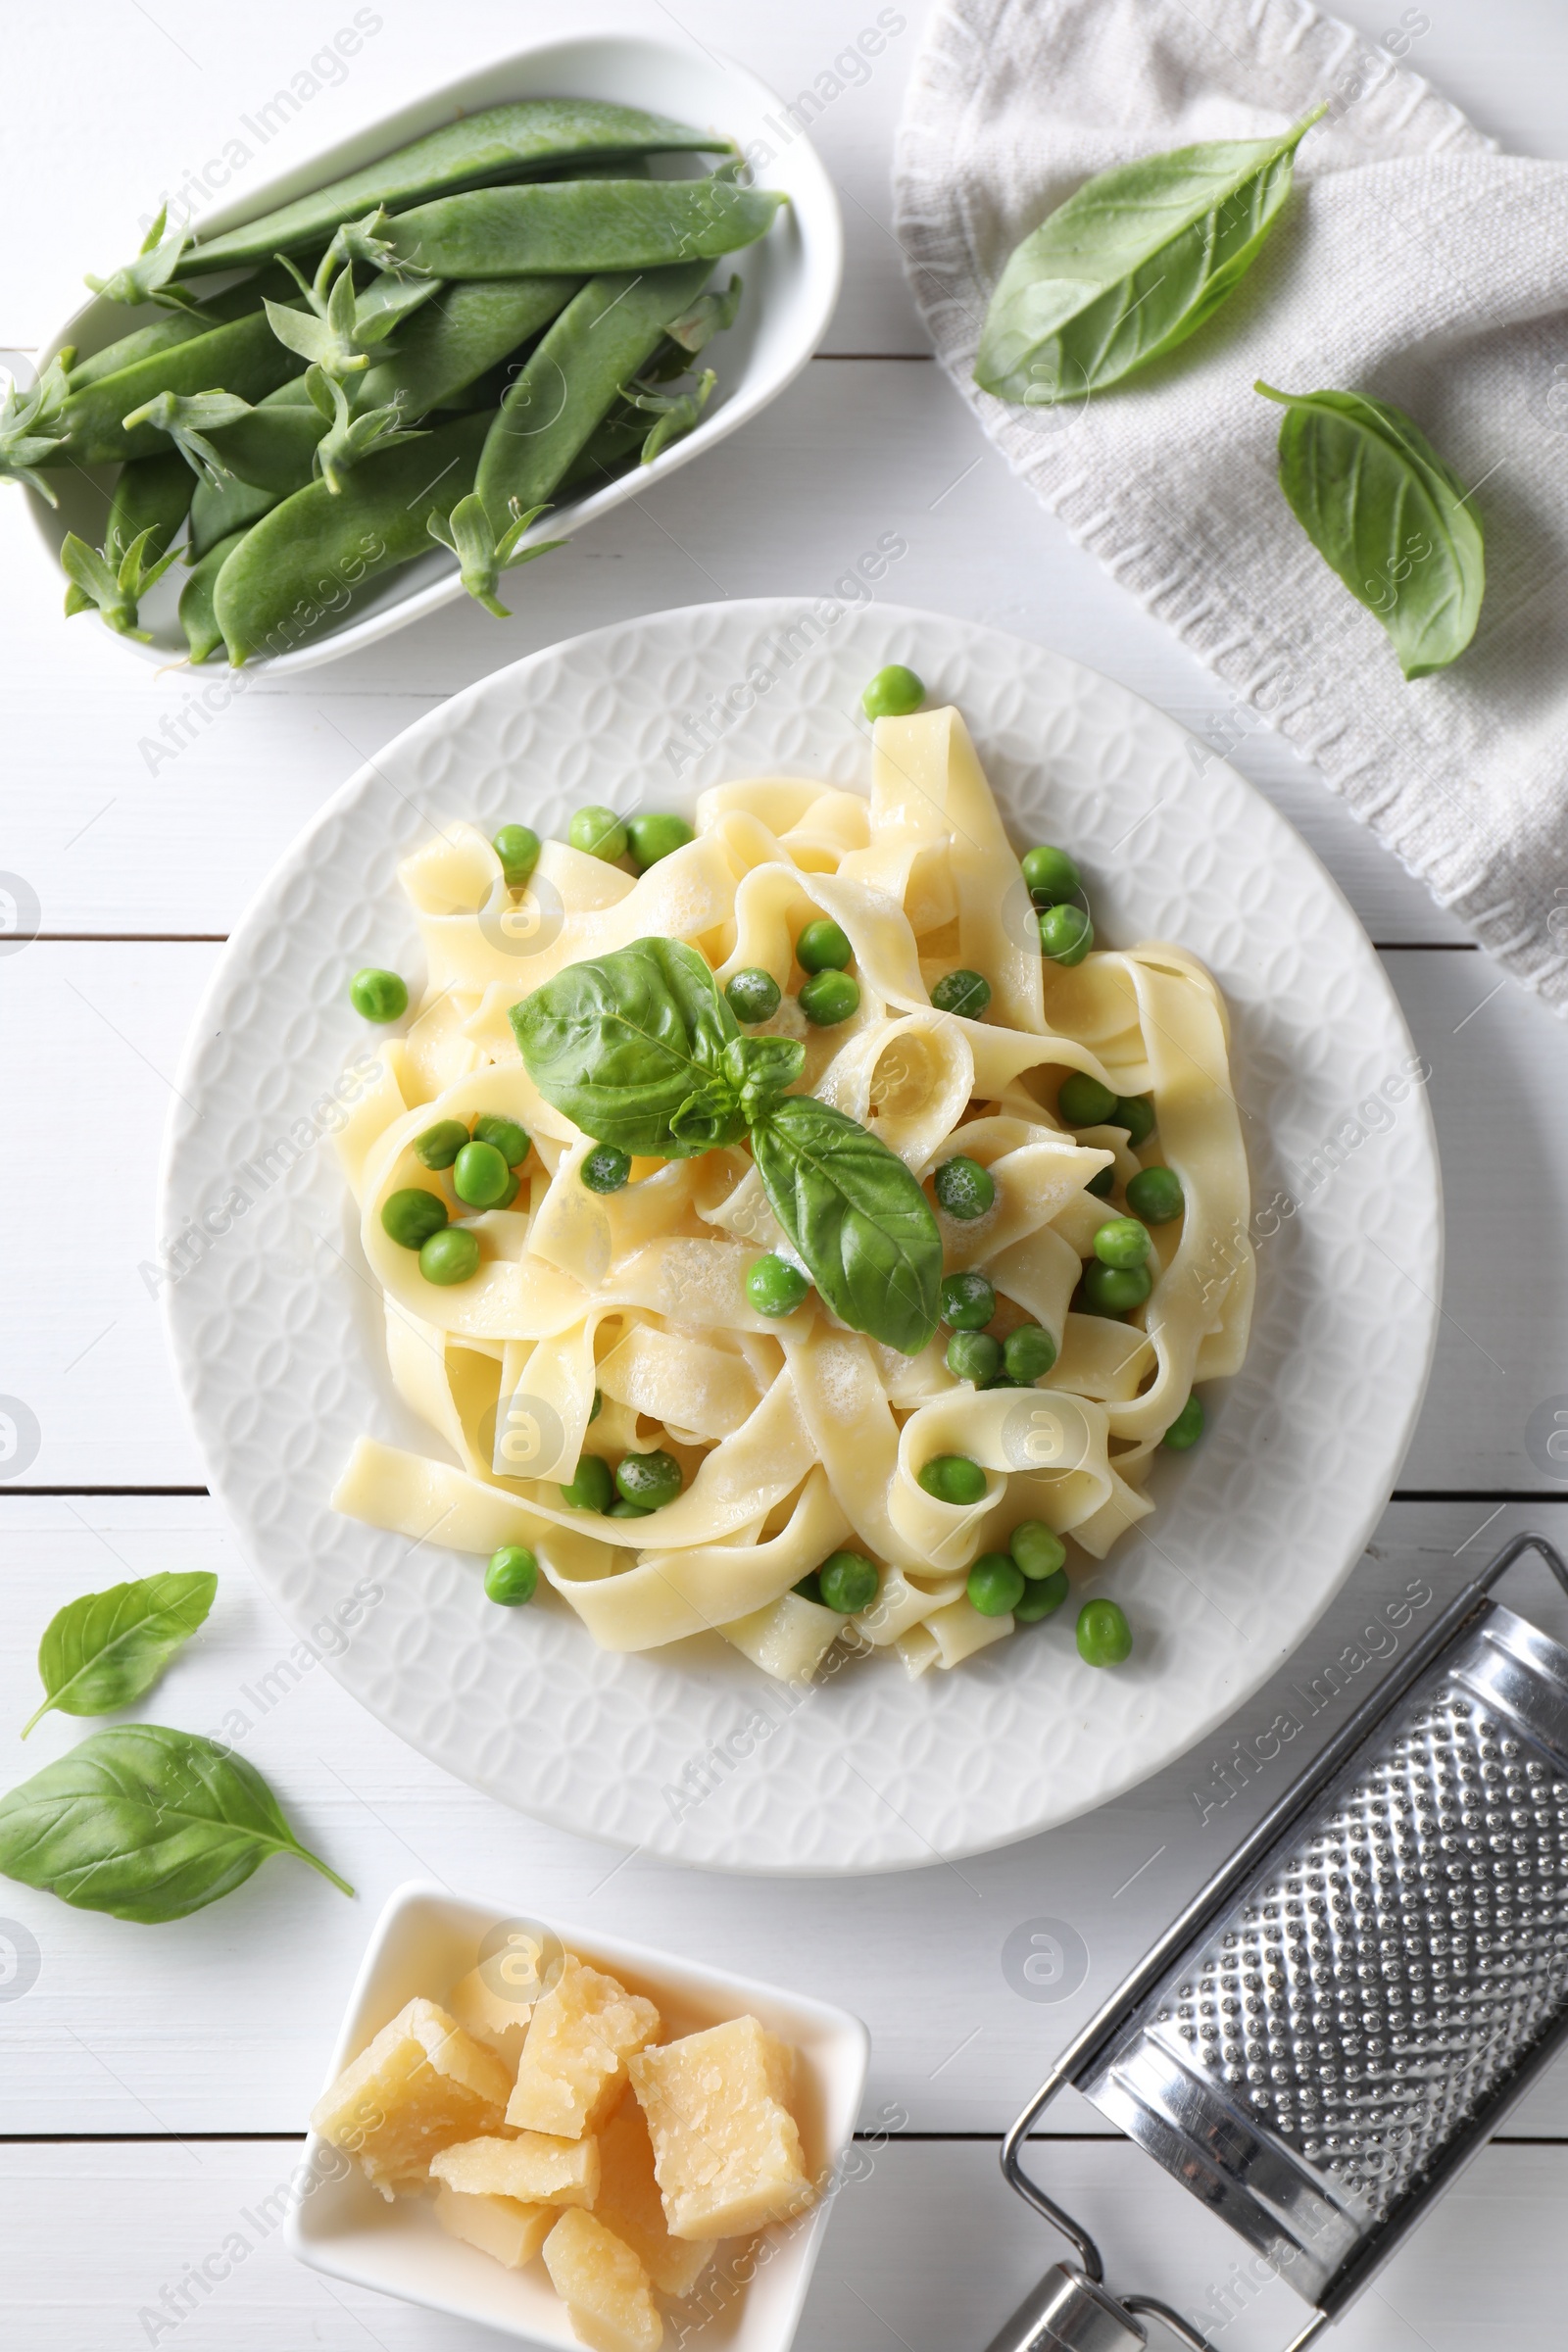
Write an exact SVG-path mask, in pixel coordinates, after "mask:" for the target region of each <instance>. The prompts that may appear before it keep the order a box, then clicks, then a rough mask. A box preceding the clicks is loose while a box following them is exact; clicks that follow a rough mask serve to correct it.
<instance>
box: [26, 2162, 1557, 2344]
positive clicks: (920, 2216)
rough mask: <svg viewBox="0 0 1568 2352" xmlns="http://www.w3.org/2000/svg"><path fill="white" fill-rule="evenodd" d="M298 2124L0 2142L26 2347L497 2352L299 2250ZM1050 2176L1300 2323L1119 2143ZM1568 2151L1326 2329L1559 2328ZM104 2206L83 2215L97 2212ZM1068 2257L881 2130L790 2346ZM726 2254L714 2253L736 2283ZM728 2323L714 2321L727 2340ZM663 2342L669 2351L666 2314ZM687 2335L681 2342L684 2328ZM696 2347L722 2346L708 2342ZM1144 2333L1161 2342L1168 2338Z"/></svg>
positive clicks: (992, 2200) (940, 2337) (1479, 2171)
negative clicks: (304, 2258)
mask: <svg viewBox="0 0 1568 2352" xmlns="http://www.w3.org/2000/svg"><path fill="white" fill-rule="evenodd" d="M300 2158H301V2147H300V2143H299V2142H298V2141H297V2140H270V2141H260V2142H257V2141H251V2142H249V2143H243V2142H241V2143H236V2142H233V2141H219V2142H212V2141H208V2142H205V2143H191V2144H189V2145H187V2146H183V2147H182V2146H179V2145H177V2144H174V2143H172V2142H168V2141H166V2142H163V2143H155V2144H152V2145H145V2144H144V2145H139V2146H137V2145H128V2146H127V2145H120V2146H112V2147H103V2146H96V2147H95V2146H85V2147H83V2146H75V2147H71V2146H60V2145H49V2144H42V2145H39V2144H36V2143H34V2144H28V2143H25V2142H23V2143H15V2142H13V2143H11V2144H9V2145H7V2146H5V2147H3V2148H0V2181H3V2182H4V2195H5V2201H6V2208H7V2220H8V2225H9V2227H8V2232H7V2235H8V2240H9V2247H10V2260H9V2263H8V2278H7V2290H8V2291H7V2322H8V2341H9V2342H10V2343H11V2345H13V2346H14V2347H15V2352H60V2347H61V2346H63V2345H71V2346H76V2345H83V2346H85V2345H88V2344H91V2345H92V2346H93V2347H94V2352H119V2347H122V2346H123V2347H125V2352H130V2347H132V2346H141V2345H146V2344H148V2343H152V2344H154V2345H155V2346H156V2345H160V2344H163V2345H168V2344H171V2343H177V2345H178V2346H179V2348H180V2352H273V2348H274V2347H275V2346H276V2345H278V2344H279V2343H284V2344H294V2343H309V2344H311V2345H313V2346H316V2347H319V2352H363V2347H364V2346H365V2344H366V2343H367V2341H368V2342H370V2343H371V2344H374V2345H377V2346H379V2347H380V2352H485V2348H486V2347H487V2346H493V2345H494V2344H495V2343H496V2342H497V2341H498V2340H499V2339H498V2338H497V2337H496V2336H494V2335H492V2334H491V2333H490V2332H489V2331H488V2330H487V2329H483V2328H477V2327H470V2326H468V2325H467V2324H466V2323H464V2322H460V2321H455V2320H444V2319H441V2318H439V2317H437V2316H435V2315H433V2314H431V2313H428V2312H423V2311H419V2310H417V2309H416V2308H415V2307H414V2306H412V2305H409V2304H406V2303H402V2302H399V2301H394V2300H393V2299H391V2298H389V2297H386V2296H382V2295H376V2294H372V2293H369V2292H368V2291H367V2290H365V2289H363V2288H355V2287H348V2286H343V2285H340V2284H339V2283H338V2282H337V2281H336V2280H332V2281H328V2280H327V2279H325V2278H322V2277H321V2276H320V2275H319V2273H317V2272H315V2271H309V2270H306V2269H304V2268H303V2267H301V2266H300V2265H298V2264H296V2263H294V2262H292V2261H291V2260H290V2258H289V2256H288V2254H287V2253H286V2251H285V2250H284V2247H283V2245H282V2242H281V2231H280V2229H279V2216H280V2215H281V2213H282V2211H283V2210H284V2207H285V2204H286V2201H287V2199H288V2197H289V2194H290V2191H291V2184H294V2183H296V2182H299V2181H301V2180H302V2179H304V2178H308V2176H301V2174H300V2172H299V2169H298V2168H299V2166H300ZM1048 2170H1049V2175H1050V2180H1051V2185H1052V2187H1053V2189H1054V2191H1055V2193H1056V2194H1057V2195H1059V2197H1060V2198H1061V2199H1062V2201H1063V2203H1064V2204H1065V2205H1066V2206H1067V2208H1068V2210H1069V2211H1071V2212H1072V2213H1074V2214H1075V2215H1077V2216H1078V2217H1079V2218H1081V2219H1082V2220H1083V2221H1085V2222H1086V2223H1087V2224H1088V2225H1089V2227H1090V2229H1092V2230H1093V2231H1094V2232H1095V2233H1096V2234H1097V2235H1098V2236H1099V2238H1100V2242H1101V2244H1102V2246H1103V2248H1104V2250H1105V2254H1106V2260H1107V2267H1108V2272H1109V2276H1110V2278H1111V2281H1112V2284H1113V2285H1115V2286H1119V2287H1121V2288H1122V2290H1123V2291H1124V2292H1129V2293H1130V2292H1133V2291H1135V2290H1136V2291H1139V2292H1142V2293H1145V2294H1153V2295H1157V2296H1159V2297H1161V2298H1162V2299H1163V2300H1165V2301H1167V2302H1169V2303H1171V2304H1173V2305H1174V2306H1175V2308H1176V2309H1177V2310H1178V2311H1180V2312H1182V2313H1183V2314H1184V2315H1185V2316H1186V2317H1187V2318H1188V2319H1189V2321H1190V2322H1193V2323H1196V2324H1197V2325H1199V2326H1200V2327H1206V2329H1207V2331H1208V2332H1209V2335H1210V2339H1211V2340H1212V2341H1214V2342H1217V2343H1219V2344H1222V2345H1223V2346H1224V2347H1225V2352H1268V2348H1274V2347H1278V2346H1279V2345H1281V2344H1283V2343H1285V2342H1286V2341H1287V2340H1288V2338H1289V2336H1290V2335H1291V2334H1292V2333H1294V2331H1295V2329H1296V2328H1297V2327H1299V2326H1300V2325H1301V2324H1302V2322H1303V2321H1304V2320H1305V2318H1306V2317H1307V2313H1306V2310H1305V2308H1304V2307H1303V2306H1302V2304H1300V2303H1299V2301H1298V2300H1297V2298H1296V2297H1295V2296H1294V2295H1293V2294H1292V2293H1291V2291H1290V2290H1289V2288H1288V2287H1287V2286H1285V2285H1284V2283H1283V2282H1282V2281H1281V2280H1280V2279H1279V2278H1275V2277H1269V2276H1268V2275H1267V2274H1266V2273H1265V2274H1264V2275H1263V2277H1262V2278H1259V2277H1258V2276H1257V2275H1256V2273H1255V2271H1254V2269H1253V2266H1252V2265H1251V2263H1250V2259H1249V2257H1248V2255H1247V2252H1246V2250H1245V2248H1244V2247H1243V2245H1242V2242H1241V2241H1240V2240H1239V2239H1238V2238H1236V2237H1234V2236H1233V2235H1232V2234H1231V2232H1230V2231H1229V2230H1228V2229H1226V2228H1225V2227H1224V2225H1223V2224H1222V2223H1220V2222H1218V2221H1217V2220H1215V2218H1214V2217H1213V2216H1212V2215H1211V2214H1209V2213H1207V2212H1205V2211H1204V2210H1203V2209H1202V2208H1201V2206H1200V2205H1199V2204H1197V2203H1196V2202H1195V2200H1194V2199H1193V2198H1191V2197H1190V2196H1188V2194H1187V2193H1186V2191H1185V2190H1184V2189H1182V2188H1180V2187H1179V2186H1178V2185H1177V2184H1176V2182H1175V2181H1173V2180H1168V2179H1167V2178H1166V2177H1165V2176H1164V2175H1163V2174H1162V2173H1160V2172H1159V2171H1158V2170H1157V2169H1156V2167H1154V2166H1153V2165H1152V2163H1151V2162H1150V2161H1149V2159H1148V2158H1147V2157H1145V2156H1144V2155H1143V2154H1142V2153H1141V2152H1140V2151H1139V2150H1137V2149H1135V2148H1133V2147H1131V2146H1130V2145H1129V2144H1128V2143H1127V2142H1126V2141H1103V2142H1101V2143H1099V2144H1098V2145H1097V2144H1087V2145H1086V2144H1084V2143H1078V2144H1076V2145H1068V2146H1057V2147H1056V2148H1054V2149H1053V2150H1052V2151H1051V2153H1050V2156H1049V2160H1048ZM1565 2196H1568V2148H1563V2147H1523V2146H1519V2145H1505V2144H1504V2145H1497V2144H1495V2145H1494V2146H1492V2147H1490V2148H1488V2149H1486V2150H1485V2151H1484V2153H1483V2154H1482V2156H1481V2157H1480V2159H1479V2160H1478V2162H1477V2163H1476V2164H1475V2165H1474V2167H1473V2168H1472V2169H1471V2171H1470V2172H1469V2173H1468V2174H1467V2175H1466V2177H1465V2178H1464V2179H1463V2180H1461V2182H1460V2183H1459V2185H1458V2186H1457V2187H1456V2188H1455V2189H1454V2190H1453V2191H1452V2192H1451V2193H1450V2194H1449V2196H1448V2197H1447V2198H1446V2201H1445V2202H1444V2204H1443V2206H1442V2207H1441V2209H1440V2211H1439V2213H1437V2214H1436V2215H1435V2216H1433V2217H1431V2218H1430V2219H1429V2220H1428V2222H1427V2223H1426V2225H1425V2226H1424V2227H1423V2228H1422V2229H1420V2230H1419V2232H1418V2234H1417V2235H1416V2236H1415V2237H1413V2238H1412V2240H1411V2242H1410V2243H1409V2245H1408V2246H1407V2247H1406V2248H1405V2249H1404V2250H1403V2251H1402V2252H1401V2253H1400V2254H1399V2255H1398V2256H1397V2258H1396V2259H1395V2261H1394V2262H1393V2263H1391V2264H1390V2266H1389V2268H1388V2269H1387V2270H1386V2271H1385V2272H1384V2273H1383V2274H1382V2276H1381V2277H1380V2278H1378V2280H1377V2282H1376V2284H1375V2286H1374V2288H1373V2289H1372V2290H1371V2291H1370V2292H1369V2293H1368V2294H1367V2296H1366V2297H1365V2298H1364V2299H1363V2301H1362V2302H1361V2303H1360V2304H1359V2305H1358V2306H1356V2308H1355V2309H1354V2310H1352V2311H1351V2313H1350V2314H1349V2316H1348V2318H1347V2319H1346V2320H1345V2321H1344V2322H1343V2323H1342V2324H1341V2326H1340V2327H1339V2328H1338V2329H1337V2330H1336V2331H1335V2333H1334V2336H1333V2339H1332V2340H1333V2342H1334V2345H1335V2348H1336V2352H1423V2348H1424V2352H1472V2347H1478V2346H1484V2347H1488V2348H1489V2352H1490V2348H1492V2347H1500V2346H1502V2345H1505V2344H1523V2343H1536V2344H1548V2343H1552V2342H1555V2341H1557V2340H1559V2338H1560V2333H1561V2319H1562V2303H1563V2297H1564V2293H1565V2292H1568V2249H1565V2246H1564V2241H1563V2233H1562V2229H1561V2228H1560V2217H1561V2212H1562V2204H1563V2199H1564V2197H1565ZM87 2215H90V2217H91V2226H90V2227H84V2226H83V2219H84V2216H87ZM1065 2251H1066V2249H1065V2248H1064V2247H1063V2246H1062V2243H1061V2241H1060V2240H1059V2239H1058V2238H1056V2237H1055V2236H1054V2233H1053V2232H1052V2230H1051V2229H1049V2228H1048V2227H1047V2226H1046V2225H1045V2224H1044V2223H1042V2222H1041V2221H1040V2219H1039V2218H1038V2217H1037V2216H1036V2215H1034V2214H1033V2213H1031V2212H1030V2211H1029V2210H1028V2208H1027V2207H1026V2206H1024V2205H1023V2203H1022V2202H1021V2201H1020V2200H1019V2199H1018V2198H1017V2197H1015V2196H1013V2195H1011V2194H1010V2193H1009V2191H1008V2190H1007V2189H1006V2187H1005V2185H1004V2182H1003V2180H1002V2178H1001V2175H1000V2173H999V2172H998V2169H997V2151H996V2146H995V2143H994V2142H990V2141H981V2142H976V2141H972V2140H970V2141H958V2142H954V2141H951V2140H949V2141H940V2140H939V2141H931V2140H926V2141H919V2140H907V2139H901V2138H899V2137H893V2138H890V2139H889V2140H888V2141H887V2142H886V2144H885V2145H880V2146H877V2145H866V2144H860V2145H858V2146H857V2147H856V2148H855V2150H854V2151H853V2152H852V2154H851V2156H850V2158H849V2160H848V2164H847V2166H846V2178H845V2180H844V2182H843V2184H842V2185H841V2187H840V2188H839V2190H838V2192H837V2195H836V2198H835V2207H834V2213H833V2217H832V2222H831V2226H830V2227H829V2229H828V2232H827V2236H826V2240H825V2242H824V2245H823V2249H822V2255H821V2259H820V2262H819V2264H818V2267H817V2272H816V2276H815V2278H814V2279H813V2280H812V2283H811V2286H810V2289H809V2294H808V2297H807V2303H806V2309H805V2312H804V2314H803V2317H802V2321H801V2327H800V2332H799V2334H798V2336H797V2337H796V2339H795V2340H796V2343H797V2346H798V2348H799V2352H844V2348H845V2347H846V2346H849V2345H855V2346H857V2347H861V2348H863V2352H883V2348H884V2347H886V2348H887V2352H897V2347H899V2346H902V2347H903V2348H904V2352H971V2348H972V2352H978V2348H979V2346H980V2345H982V2344H983V2343H985V2342H986V2341H988V2339H989V2338H990V2336H991V2335H992V2333H993V2332H994V2330H995V2329H996V2328H997V2327H1000V2326H1001V2325H1002V2324H1003V2323H1004V2322H1005V2319H1006V2318H1007V2316H1008V2314H1009V2313H1010V2312H1011V2311H1012V2310H1013V2309H1014V2308H1015V2306H1016V2305H1017V2303H1018V2302H1019V2301H1020V2300H1021V2299H1022V2297H1023V2296H1024V2295H1025V2294H1026V2293H1028V2292H1029V2290H1030V2289H1031V2288H1032V2287H1033V2286H1034V2284H1035V2282H1036V2280H1037V2279H1038V2278H1040V2277H1041V2275H1042V2274H1043V2272H1044V2271H1045V2270H1046V2269H1047V2267H1048V2266H1049V2265H1050V2264H1052V2263H1053V2262H1055V2261H1056V2260H1058V2259H1059V2258H1060V2257H1061V2256H1062V2254H1063V2253H1064V2252H1065ZM724 2262H725V2257H724V2255H723V2254H722V2253H721V2254H720V2255H719V2257H718V2264H719V2266H720V2268H719V2273H718V2275H719V2277H720V2278H727V2277H728V2274H727V2272H725V2270H724V2269H723V2267H722V2266H723V2265H724ZM722 2325H723V2324H722V2322H716V2323H711V2326H710V2329H709V2331H708V2333H709V2334H710V2335H711V2334H713V2333H716V2332H717V2331H718V2329H719V2328H720V2327H722ZM665 2340H666V2342H667V2343H669V2344H670V2345H671V2346H675V2345H677V2344H678V2343H679V2342H681V2341H682V2340H683V2339H682V2337H681V2336H680V2335H679V2334H678V2332H677V2330H676V2325H675V2315H674V2314H671V2320H670V2327H669V2332H668V2334H667V2335H666V2339H665ZM685 2340H690V2339H685ZM697 2340H699V2341H701V2340H707V2337H706V2336H705V2337H700V2338H698V2339H697ZM1153 2340H1154V2341H1156V2342H1163V2341H1167V2340H1169V2339H1167V2338H1164V2337H1163V2336H1162V2335H1161V2334H1160V2333H1159V2331H1157V2330H1156V2331H1154V2335H1153Z"/></svg>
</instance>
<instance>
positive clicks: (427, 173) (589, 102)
mask: <svg viewBox="0 0 1568 2352" xmlns="http://www.w3.org/2000/svg"><path fill="white" fill-rule="evenodd" d="M725 144H726V142H725V141H724V140H723V139H719V138H715V137H714V136H713V135H712V133H711V131H702V130H693V129H691V128H690V127H689V126H688V125H687V124H685V123H672V122H670V121H669V120H668V118H667V117H666V116H663V115H648V114H644V113H643V112H642V110H641V109H640V108H638V107H634V106H610V105H607V104H605V103H603V102H602V101H600V100H598V99H592V98H522V99H515V100H514V101H513V102H512V103H511V104H510V105H507V106H489V107H484V108H482V109H481V111H480V112H479V113H478V114H476V115H467V116H466V117H465V118H464V119H463V121H462V122H460V123H446V124H444V125H443V126H442V128H441V129H439V130H432V131H427V132H426V133H425V135H424V137H423V138H420V139H415V140H414V141H413V142H412V144H411V145H409V146H407V147H399V148H397V149H395V150H394V152H393V153H392V154H391V155H385V156H383V157H382V158H381V159H380V161H379V162H378V163H374V164H368V165H367V166H366V167H365V169H364V170H363V171H360V172H350V173H349V174H348V176H347V177H346V178H344V179H336V180H333V181H331V182H330V183H329V184H328V185H327V186H326V187H324V188H318V189H317V190H316V191H315V193H314V194H313V195H310V196H302V197H300V198H298V199H297V200H296V201H295V202H294V203H293V204H285V205H281V206H279V207H278V208H277V210H276V211H275V212H270V213H265V214H264V215H263V216H262V218H261V220H259V221H247V222H246V223H245V225H244V226H243V227H242V228H231V229H228V230H226V231H225V232H224V233H223V235H221V236H218V237H213V238H211V239H209V240H208V242H207V243H206V244H202V245H197V246H195V247H194V248H192V249H191V250H190V251H189V252H187V253H186V254H184V255H183V256H182V257H181V260H180V265H179V272H178V274H179V275H180V277H181V278H186V277H190V276H193V275H195V274H197V273H199V272H200V271H202V270H227V269H231V268H233V267H234V266H235V265H237V264H238V263H241V262H254V261H262V260H270V257H271V256H272V255H273V254H274V253H296V252H298V250H299V249H300V247H301V246H302V245H309V244H311V243H313V242H314V241H316V240H318V239H325V238H327V237H329V236H331V234H332V232H333V230H334V229H336V228H339V227H341V225H342V223H343V222H344V221H353V220H357V219H358V218H359V216H360V215H361V214H362V213H368V212H370V211H372V210H373V209H374V207H375V206H376V205H387V206H389V207H396V206H398V205H411V204H417V203H418V202H419V201H420V199H421V198H427V197H432V196H437V195H440V194H443V193H445V192H448V191H451V190H453V189H456V188H475V187H483V186H485V185H486V184H487V183H488V182H491V181H493V180H497V179H505V178H510V177H512V176H513V175H514V174H515V173H517V172H536V171H542V170H546V169H548V168H549V167H551V166H553V165H557V164H568V163H571V162H572V161H574V160H576V161H588V160H589V159H592V158H597V157H604V156H611V155H662V154H673V153H677V152H682V151H684V152H687V153H715V152H716V151H717V150H719V149H720V148H722V147H723V146H724V145H725Z"/></svg>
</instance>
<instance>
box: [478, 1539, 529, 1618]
mask: <svg viewBox="0 0 1568 2352" xmlns="http://www.w3.org/2000/svg"><path fill="white" fill-rule="evenodd" d="M538 1583H539V1563H538V1561H537V1560H536V1559H535V1558H534V1556H533V1553H532V1552H531V1551H530V1550H529V1549H528V1546H527V1544H502V1546H501V1549H500V1550H499V1551H493V1552H492V1553H491V1554H490V1565H489V1567H488V1568H487V1569H486V1570H485V1572H484V1591H485V1598H486V1599H487V1600H498V1601H499V1602H500V1603H501V1606H502V1607H503V1608H504V1609H520V1608H521V1606H522V1604H523V1602H524V1601H528V1600H532V1598H533V1596H534V1593H535V1590H536V1589H537V1587H538Z"/></svg>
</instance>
